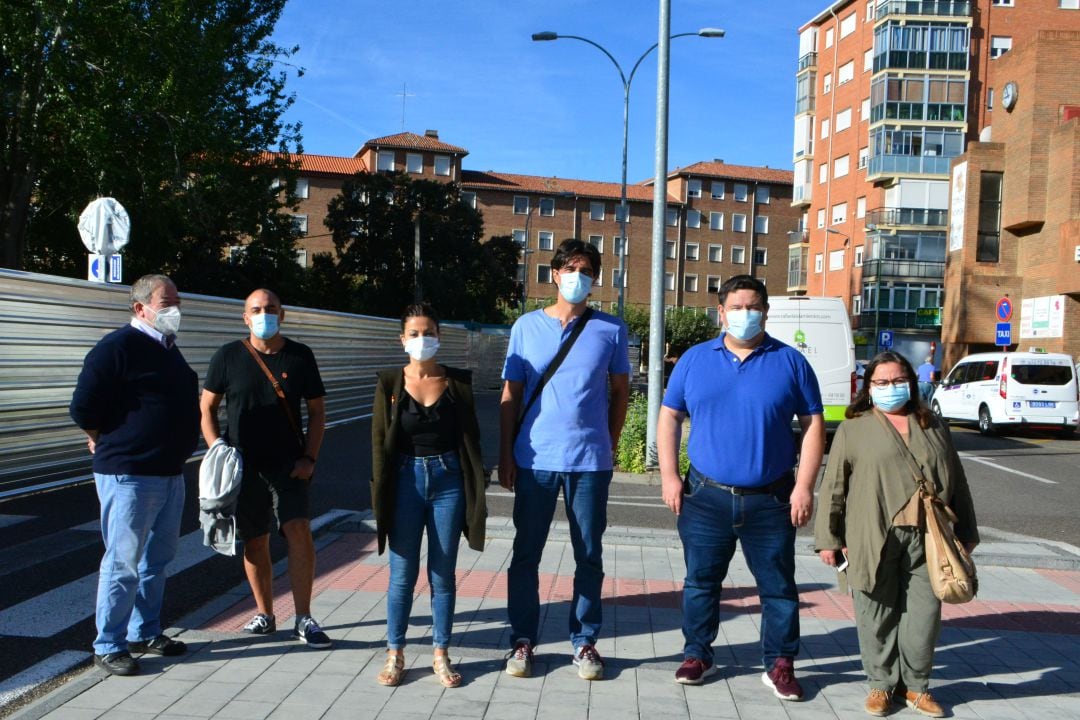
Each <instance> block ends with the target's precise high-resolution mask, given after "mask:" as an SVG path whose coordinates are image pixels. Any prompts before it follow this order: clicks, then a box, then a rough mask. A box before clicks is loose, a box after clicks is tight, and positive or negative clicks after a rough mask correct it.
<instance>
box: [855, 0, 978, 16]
mask: <svg viewBox="0 0 1080 720" xmlns="http://www.w3.org/2000/svg"><path fill="white" fill-rule="evenodd" d="M889 15H922V16H926V15H937V16H942V17H971V3H970V2H968V1H967V0H885V2H879V3H878V4H877V7H876V8H875V9H874V20H875V21H877V20H884V19H885V18H886V17H887V16H889Z"/></svg>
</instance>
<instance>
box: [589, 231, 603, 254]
mask: <svg viewBox="0 0 1080 720" xmlns="http://www.w3.org/2000/svg"><path fill="white" fill-rule="evenodd" d="M589 244H590V245H592V246H593V247H594V248H596V252H598V253H600V254H601V255H603V254H604V236H603V235H590V236H589Z"/></svg>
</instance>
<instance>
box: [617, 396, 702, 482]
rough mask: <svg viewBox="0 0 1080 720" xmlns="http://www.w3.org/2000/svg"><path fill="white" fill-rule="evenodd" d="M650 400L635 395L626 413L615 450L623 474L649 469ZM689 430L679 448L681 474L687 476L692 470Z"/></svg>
mask: <svg viewBox="0 0 1080 720" xmlns="http://www.w3.org/2000/svg"><path fill="white" fill-rule="evenodd" d="M648 422H649V398H648V396H647V395H645V394H643V393H633V394H632V395H631V396H630V405H629V407H628V408H627V411H626V424H625V425H623V431H622V435H620V436H619V446H618V448H616V450H615V462H616V464H617V465H618V466H619V469H620V470H622V471H623V472H631V473H643V472H645V471H646V469H647V462H648V459H647V458H646V457H645V454H646V441H647V440H648V431H649V428H648ZM688 430H689V428H685V429H684V431H683V438H682V444H681V445H680V446H679V473H681V474H683V475H685V474H686V471H687V470H689V469H690V458H688V457H687V455H686V440H687V438H688V437H689V432H687V431H688Z"/></svg>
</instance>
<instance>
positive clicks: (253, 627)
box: [244, 613, 277, 635]
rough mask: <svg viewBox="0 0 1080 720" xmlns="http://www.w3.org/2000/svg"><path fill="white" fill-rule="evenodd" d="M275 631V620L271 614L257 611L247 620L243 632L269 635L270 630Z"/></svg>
mask: <svg viewBox="0 0 1080 720" xmlns="http://www.w3.org/2000/svg"><path fill="white" fill-rule="evenodd" d="M276 631H277V622H275V621H274V616H273V615H267V614H266V613H258V614H256V615H255V617H253V618H251V620H250V621H248V624H247V625H245V626H244V632H246V633H251V634H252V635H269V634H270V633H272V632H276Z"/></svg>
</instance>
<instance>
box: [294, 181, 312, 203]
mask: <svg viewBox="0 0 1080 720" xmlns="http://www.w3.org/2000/svg"><path fill="white" fill-rule="evenodd" d="M310 194H311V188H310V187H309V186H308V179H307V178H296V197H297V198H299V199H300V200H307V199H308V195H310Z"/></svg>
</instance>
